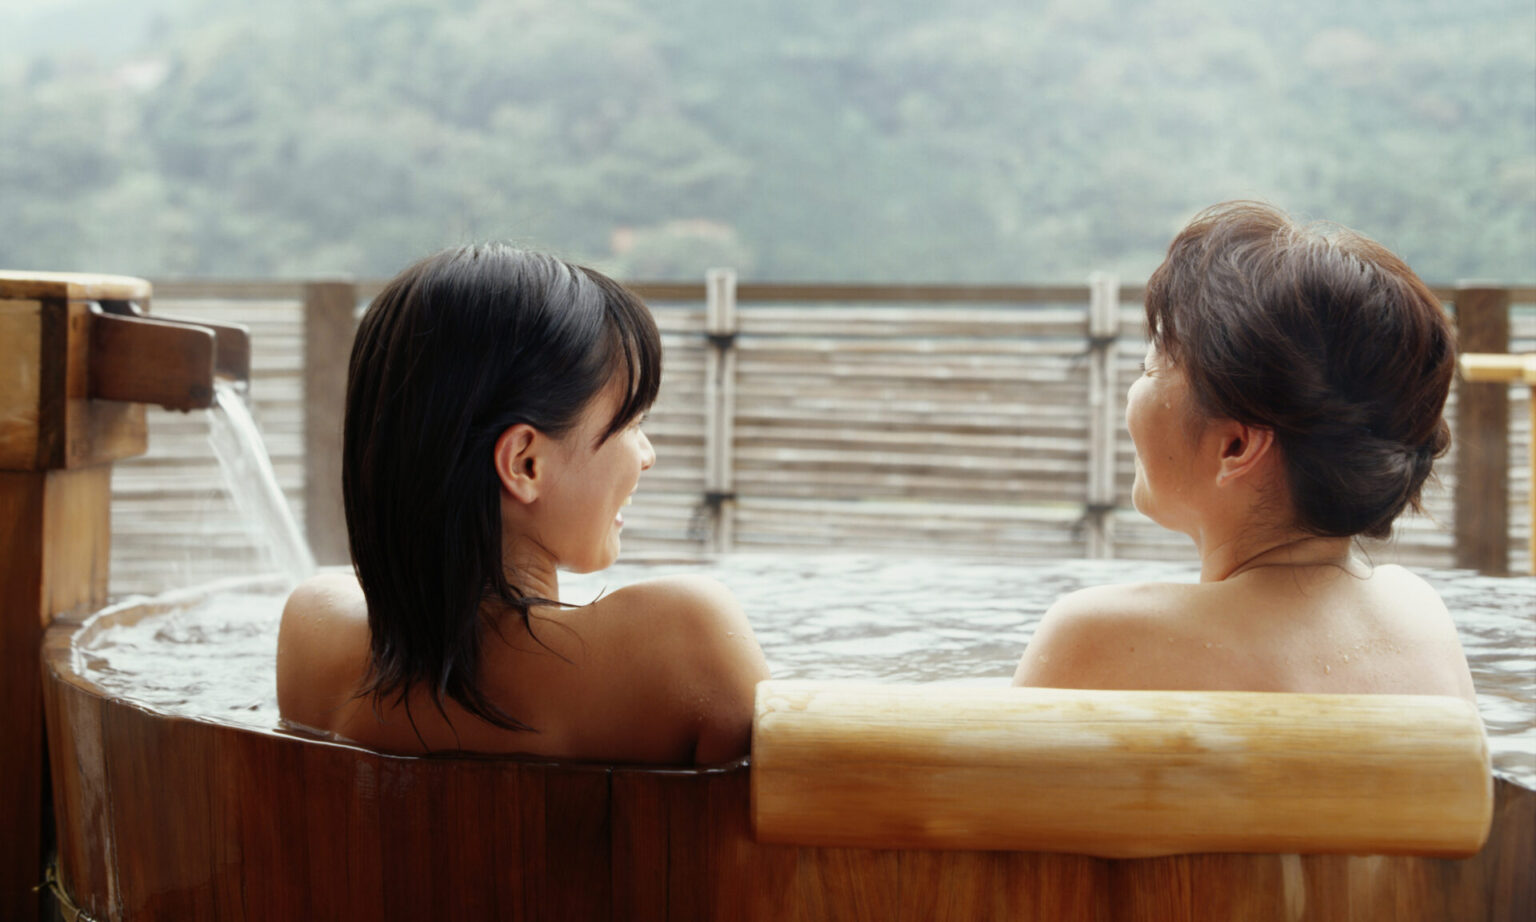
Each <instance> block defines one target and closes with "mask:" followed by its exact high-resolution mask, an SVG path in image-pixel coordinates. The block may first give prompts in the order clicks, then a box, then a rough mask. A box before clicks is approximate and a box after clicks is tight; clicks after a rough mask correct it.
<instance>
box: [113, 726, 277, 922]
mask: <svg viewBox="0 0 1536 922" xmlns="http://www.w3.org/2000/svg"><path fill="white" fill-rule="evenodd" d="M102 730H103V733H102V742H103V747H104V749H105V750H106V763H107V778H106V783H107V789H108V796H109V797H110V798H111V804H112V806H111V811H112V820H111V825H112V838H113V848H112V856H111V857H112V861H113V863H114V865H115V868H116V873H117V888H116V903H117V907H118V912H119V913H120V915H119V918H124V919H141V918H142V919H178V920H182V922H203V920H214V919H218V918H219V915H218V905H217V901H216V899H215V894H214V890H213V881H214V880H216V879H217V878H218V876H219V874H220V873H221V869H220V867H219V865H218V861H219V848H218V845H219V843H218V842H217V841H216V839H215V836H214V827H213V818H212V815H211V814H212V806H213V805H212V801H213V796H214V789H215V787H216V785H217V784H218V783H219V779H220V778H221V777H223V767H222V766H219V765H218V764H216V761H215V751H216V748H217V735H216V734H215V733H211V732H209V730H210V728H209V727H208V726H207V725H205V724H198V723H194V722H192V721H189V720H178V719H175V718H166V717H162V716H159V715H155V714H150V713H147V712H144V711H140V710H138V709H137V708H131V707H111V706H110V704H109V706H108V708H107V710H106V712H105V713H104V714H103V719H102ZM251 808H252V809H255V808H256V805H251Z"/></svg>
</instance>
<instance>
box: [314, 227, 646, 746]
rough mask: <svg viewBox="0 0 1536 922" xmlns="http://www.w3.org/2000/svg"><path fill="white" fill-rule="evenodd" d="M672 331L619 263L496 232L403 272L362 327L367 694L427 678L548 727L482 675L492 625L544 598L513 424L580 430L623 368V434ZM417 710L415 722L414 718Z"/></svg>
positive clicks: (461, 700)
mask: <svg viewBox="0 0 1536 922" xmlns="http://www.w3.org/2000/svg"><path fill="white" fill-rule="evenodd" d="M660 377H661V338H660V335H659V334H658V332H657V329H656V323H655V321H654V320H653V319H652V317H651V314H650V311H649V310H647V309H646V307H645V305H644V304H643V303H641V301H640V300H639V299H638V298H637V297H635V296H634V295H633V294H631V293H630V292H629V291H627V290H626V289H625V288H624V287H623V286H621V285H619V284H618V283H617V282H614V281H613V280H612V279H609V278H607V277H606V276H604V275H602V274H600V273H598V272H594V271H593V270H591V269H586V268H583V267H581V266H575V265H571V264H568V263H565V262H562V261H561V260H559V259H555V258H554V257H551V256H544V255H540V254H537V253H529V252H525V251H522V250H517V249H514V248H512V247H509V246H504V245H499V244H490V245H484V246H468V247H461V248H458V249H452V250H446V251H444V252H441V253H438V254H436V255H434V256H429V257H427V258H426V259H423V260H421V261H420V262H418V263H416V264H415V265H413V266H411V267H410V268H408V269H406V270H405V271H403V272H401V273H400V274H399V275H398V276H396V277H395V278H394V279H393V280H392V281H390V282H389V284H388V285H386V286H385V287H384V290H383V291H382V292H380V294H379V296H378V297H377V298H375V299H374V301H373V303H372V304H371V305H370V306H369V308H368V310H367V312H366V313H365V314H364V316H363V319H362V322H361V324H360V325H359V327H358V331H357V338H356V340H355V341H354V342H353V345H352V360H351V366H350V369H349V372H348V378H347V405H346V422H345V431H344V433H343V447H342V498H343V504H344V506H345V508H346V516H347V535H348V540H349V542H350V544H351V550H352V562H353V565H354V567H355V568H356V570H357V577H358V582H359V583H361V585H362V589H363V594H364V595H365V596H366V597H367V602H368V629H369V635H370V662H369V668H368V672H367V675H366V676H365V678H364V680H363V684H362V687H361V690H360V692H359V694H361V695H370V696H372V699H373V702H374V706H375V707H378V706H379V704H380V703H381V702H382V701H384V700H385V699H386V698H387V697H392V696H393V697H398V699H399V700H400V701H401V702H402V703H404V704H405V705H406V707H407V716H408V717H409V695H410V692H411V691H412V689H413V688H415V687H416V686H417V685H418V684H424V685H426V686H427V687H428V688H429V689H430V690H431V692H432V696H433V701H434V702H435V703H436V705H437V708H438V710H439V711H440V712H442V713H443V716H444V717H445V718H446V716H447V713H446V711H445V710H444V699H445V697H446V698H448V699H452V700H453V701H455V702H457V703H458V704H460V705H462V706H463V707H464V709H465V710H467V711H469V712H470V713H471V714H474V715H476V716H477V717H480V718H482V719H484V720H487V721H489V722H491V723H492V724H495V725H497V726H501V727H505V728H508V729H515V730H526V729H532V728H530V727H528V726H527V725H526V724H524V723H522V722H520V721H518V720H516V719H515V718H513V717H512V716H511V715H509V714H507V713H506V712H504V711H503V710H502V709H501V708H499V707H498V706H497V705H496V704H495V703H494V702H492V701H491V700H490V699H488V698H487V697H486V696H485V694H484V693H483V692H482V691H481V689H480V685H479V682H478V679H479V668H480V649H481V640H482V637H483V634H484V631H485V630H486V629H487V628H489V629H492V630H498V629H499V628H498V626H497V625H498V623H499V619H500V618H502V617H505V614H504V613H507V612H511V613H515V615H516V616H518V617H520V618H521V619H522V622H523V624H524V625H525V626H526V625H527V624H528V611H529V606H530V605H532V604H536V603H538V602H542V601H544V600H541V599H535V598H530V597H527V596H525V595H524V594H523V592H521V591H520V590H519V589H518V588H517V586H516V585H514V582H513V580H514V579H515V575H510V574H508V573H507V571H506V569H505V567H504V564H503V560H502V540H501V537H502V536H501V500H500V496H501V482H500V479H499V478H498V476H497V473H496V470H495V466H494V463H493V454H494V449H495V444H496V440H497V438H498V437H499V436H500V435H501V433H502V432H503V431H505V430H506V429H507V428H508V427H509V426H513V425H516V424H518V423H526V424H528V425H530V426H533V427H534V428H535V429H537V430H539V431H540V432H543V433H545V434H547V435H551V436H555V437H559V436H560V435H562V434H564V433H566V432H567V431H569V430H570V429H571V428H572V426H573V425H574V424H575V423H576V421H577V419H578V417H579V416H580V414H581V411H582V410H583V408H585V407H586V406H587V405H588V404H589V403H590V402H591V401H592V400H593V399H594V398H595V397H596V396H597V395H598V394H599V392H601V391H602V390H603V389H604V387H605V386H606V385H608V384H609V382H611V381H613V380H615V378H617V379H618V380H621V381H624V382H625V383H626V384H627V390H626V396H625V398H624V400H623V401H622V402H621V403H620V405H619V408H618V411H617V412H616V413H615V414H614V417H613V419H612V421H611V422H610V423H609V424H608V427H607V429H606V430H605V431H604V433H603V434H602V436H601V439H600V440H599V442H600V443H601V441H605V440H607V439H608V438H609V437H611V436H613V435H614V434H615V433H617V432H619V431H620V430H621V429H623V428H624V427H625V426H627V425H629V424H630V423H631V422H633V421H634V419H636V418H637V417H639V416H640V415H641V414H642V413H643V412H645V410H646V409H648V408H649V407H650V405H651V404H652V403H653V402H654V401H655V399H656V391H657V387H658V385H659V383H660ZM414 725H415V724H414V721H412V726H414Z"/></svg>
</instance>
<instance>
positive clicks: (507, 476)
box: [494, 423, 545, 504]
mask: <svg viewBox="0 0 1536 922" xmlns="http://www.w3.org/2000/svg"><path fill="white" fill-rule="evenodd" d="M544 442H545V439H544V437H543V436H542V435H541V434H540V433H539V430H537V429H535V428H533V427H532V426H530V425H528V424H527V423H518V424H517V425H515V426H508V427H507V430H506V431H505V432H503V433H502V434H501V435H500V436H498V437H497V439H496V449H495V460H494V463H495V465H496V476H497V478H499V479H500V480H501V488H502V489H503V490H505V491H506V492H507V493H508V494H509V495H511V497H512V498H513V499H515V500H517V501H518V502H520V503H524V504H527V503H531V502H533V501H534V500H536V499H538V498H539V487H540V485H541V481H542V475H543V473H544V457H543V448H544Z"/></svg>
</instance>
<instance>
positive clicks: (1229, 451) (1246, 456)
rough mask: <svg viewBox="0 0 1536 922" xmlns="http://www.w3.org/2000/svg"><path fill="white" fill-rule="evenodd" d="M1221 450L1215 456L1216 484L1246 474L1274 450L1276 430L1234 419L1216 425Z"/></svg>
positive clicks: (1250, 472) (1222, 483) (1224, 482)
mask: <svg viewBox="0 0 1536 922" xmlns="http://www.w3.org/2000/svg"><path fill="white" fill-rule="evenodd" d="M1218 428H1219V430H1220V431H1219V432H1218V433H1217V434H1218V435H1219V436H1220V438H1221V442H1220V445H1221V452H1220V455H1219V456H1218V458H1217V469H1216V485H1217V486H1224V485H1226V484H1227V483H1229V482H1231V481H1233V480H1236V479H1240V478H1242V477H1246V476H1248V475H1249V474H1252V473H1253V472H1254V471H1255V470H1257V469H1258V468H1259V466H1260V465H1262V464H1263V463H1265V461H1266V460H1267V459H1268V458H1269V457H1271V455H1272V454H1273V453H1274V452H1275V451H1277V450H1278V449H1276V448H1275V430H1273V429H1264V428H1260V427H1258V426H1249V425H1245V424H1243V423H1239V422H1236V421H1233V420H1226V421H1224V422H1223V423H1222V424H1220V425H1219V427H1218Z"/></svg>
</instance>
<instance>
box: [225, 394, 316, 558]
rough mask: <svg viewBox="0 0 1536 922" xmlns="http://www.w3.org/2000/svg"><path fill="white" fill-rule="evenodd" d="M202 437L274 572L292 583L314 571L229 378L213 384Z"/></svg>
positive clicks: (247, 411) (257, 432)
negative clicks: (211, 449) (211, 397)
mask: <svg viewBox="0 0 1536 922" xmlns="http://www.w3.org/2000/svg"><path fill="white" fill-rule="evenodd" d="M208 441H209V442H210V443H211V444H212V445H213V453H214V455H215V456H216V457H217V458H218V459H219V468H220V469H221V470H223V472H224V481H225V483H226V484H227V485H228V487H229V493H230V496H231V498H232V499H233V500H234V503H235V508H236V509H238V510H239V512H240V516H241V518H243V519H244V520H245V521H246V522H247V523H248V524H250V525H251V527H252V529H253V530H254V532H255V533H256V535H257V538H258V539H259V541H260V543H261V545H262V546H263V547H264V548H265V550H266V551H267V552H268V553H270V554H271V556H272V559H273V562H274V563H275V564H276V565H277V569H278V571H279V572H281V573H282V574H283V576H284V577H286V578H287V579H288V581H289V582H290V583H292V584H295V585H297V584H298V583H300V582H303V581H304V580H305V579H307V578H308V577H309V576H310V575H311V574H313V573H314V572H315V557H314V555H313V554H311V553H310V551H309V543H308V542H307V541H305V540H304V533H303V532H302V531H301V530H300V529H299V525H298V522H296V521H295V520H294V517H293V511H292V510H291V509H289V508H288V500H287V498H286V497H285V496H283V491H282V488H281V487H279V486H278V483H277V474H276V473H274V472H273V470H272V460H271V457H270V456H269V455H268V454H267V448H266V445H265V444H263V443H262V440H261V431H260V430H259V429H257V428H256V420H255V419H253V418H252V417H251V411H250V408H249V407H247V406H246V404H245V399H244V397H243V396H242V395H241V393H240V389H239V387H238V385H236V384H234V383H233V382H230V381H225V380H222V379H221V380H217V381H215V382H214V405H213V406H212V407H210V408H209V409H208Z"/></svg>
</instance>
